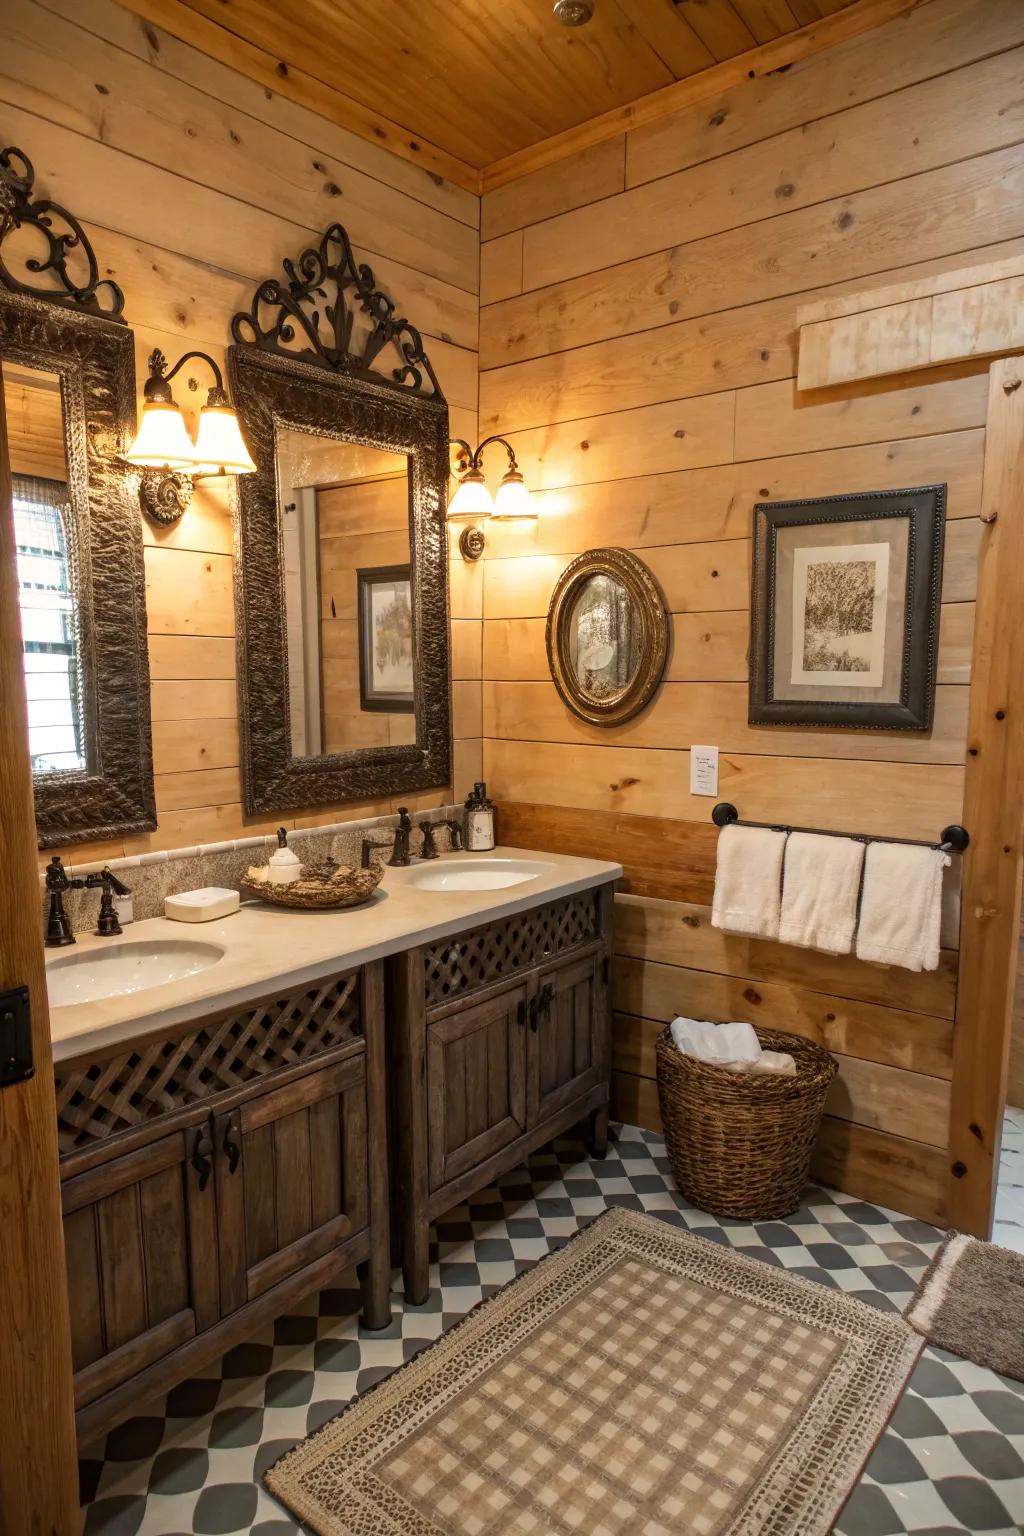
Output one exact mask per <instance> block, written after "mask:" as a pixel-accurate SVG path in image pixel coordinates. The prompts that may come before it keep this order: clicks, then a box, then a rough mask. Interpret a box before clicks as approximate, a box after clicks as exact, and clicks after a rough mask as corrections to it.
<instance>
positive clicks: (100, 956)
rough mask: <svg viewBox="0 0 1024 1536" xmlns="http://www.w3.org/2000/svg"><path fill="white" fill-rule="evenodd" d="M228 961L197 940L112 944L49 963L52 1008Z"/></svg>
mask: <svg viewBox="0 0 1024 1536" xmlns="http://www.w3.org/2000/svg"><path fill="white" fill-rule="evenodd" d="M223 958H224V951H223V950H222V949H221V948H220V946H219V945H217V944H202V943H200V942H199V941H198V940H194V939H151V940H150V941H149V942H148V943H134V944H132V943H128V944H111V946H110V948H109V949H92V948H90V949H83V950H79V951H78V952H77V953H75V954H71V955H61V956H60V957H59V959H56V960H50V961H49V962H48V963H47V966H46V991H47V995H48V997H49V999H50V1007H51V1008H66V1007H67V1006H68V1005H69V1004H71V1003H95V1002H97V1001H99V1000H100V999H101V998H105V997H124V996H125V994H126V993H129V992H143V991H145V989H146V988H147V987H162V986H165V985H166V984H167V982H169V981H180V980H181V979H182V977H184V976H195V975H196V973H197V972H198V971H205V970H207V969H208V967H209V966H211V965H216V964H217V961H218V960H222V959H223Z"/></svg>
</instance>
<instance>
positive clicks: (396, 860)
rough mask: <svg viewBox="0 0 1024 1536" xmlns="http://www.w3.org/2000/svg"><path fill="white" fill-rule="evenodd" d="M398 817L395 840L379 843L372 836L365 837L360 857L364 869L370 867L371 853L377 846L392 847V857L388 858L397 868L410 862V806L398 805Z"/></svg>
mask: <svg viewBox="0 0 1024 1536" xmlns="http://www.w3.org/2000/svg"><path fill="white" fill-rule="evenodd" d="M398 817H399V820H398V826H397V827H396V828H395V837H394V842H392V843H379V842H375V841H374V839H373V838H372V837H364V838H363V851H362V856H361V858H360V863H361V865H362V867H363V869H369V867H370V854H371V853H372V852H373V850H374V849H375V848H390V849H391V857H390V859H388V863H389V864H392V865H394V866H395V867H396V868H404V867H405V866H406V865H407V864H408V863H409V859H410V854H409V833H410V832H411V831H412V817H411V816H410V815H409V807H408V806H406V805H400V806H399V807H398Z"/></svg>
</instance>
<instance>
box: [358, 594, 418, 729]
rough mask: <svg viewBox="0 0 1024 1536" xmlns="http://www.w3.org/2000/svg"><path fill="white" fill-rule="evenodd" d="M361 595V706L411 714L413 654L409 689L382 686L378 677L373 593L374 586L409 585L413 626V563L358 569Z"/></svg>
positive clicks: (413, 709)
mask: <svg viewBox="0 0 1024 1536" xmlns="http://www.w3.org/2000/svg"><path fill="white" fill-rule="evenodd" d="M356 583H357V590H358V597H359V605H358V607H359V707H360V709H364V710H368V711H370V712H371V713H377V714H387V715H394V714H408V715H411V714H413V713H414V712H415V709H416V699H415V695H414V692H413V676H412V670H413V668H412V661H413V658H412V655H411V654H410V658H409V691H408V693H405V692H404V691H403V692H400V693H399V692H396V691H390V692H389V691H388V690H387V689H383V688H379V687H377V685H376V680H375V676H374V674H375V671H376V667H375V663H376V638H377V637H376V636H375V634H374V623H373V594H374V588H375V587H393V586H396V585H400V584H401V583H405V584H406V585H407V586H408V587H409V611H410V630H411V627H412V626H411V617H412V566H411V565H377V566H372V567H368V568H364V569H362V570H357V571H356Z"/></svg>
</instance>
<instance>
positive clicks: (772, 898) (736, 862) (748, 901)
mask: <svg viewBox="0 0 1024 1536" xmlns="http://www.w3.org/2000/svg"><path fill="white" fill-rule="evenodd" d="M785 847H786V834H785V832H776V831H775V830H774V828H772V827H738V826H728V827H723V828H722V830H721V832H720V833H719V835H718V864H717V868H716V870H715V899H714V903H713V905H712V908H711V926H712V927H713V928H721V929H722V930H723V932H725V933H746V934H750V935H751V936H752V937H753V938H756V939H776V938H778V936H779V904H780V897H781V887H782V856H783V853H784V851H785Z"/></svg>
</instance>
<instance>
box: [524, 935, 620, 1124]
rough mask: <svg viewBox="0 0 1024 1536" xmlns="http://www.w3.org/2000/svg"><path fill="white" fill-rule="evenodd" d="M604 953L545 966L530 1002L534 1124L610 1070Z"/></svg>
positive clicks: (530, 1082)
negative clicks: (604, 1046)
mask: <svg viewBox="0 0 1024 1536" xmlns="http://www.w3.org/2000/svg"><path fill="white" fill-rule="evenodd" d="M602 963H603V961H602V957H601V956H600V955H590V956H588V957H587V958H586V959H584V960H577V961H574V962H571V963H570V964H568V965H563V966H561V967H559V968H558V969H552V970H548V971H543V972H542V973H541V975H540V978H539V981H538V987H537V995H536V997H535V998H533V999H532V1000H531V1003H530V1010H529V1012H530V1018H529V1024H530V1028H529V1031H528V1033H529V1047H528V1061H527V1074H526V1080H527V1085H528V1093H529V1116H530V1125H531V1126H534V1125H539V1124H540V1122H541V1121H542V1120H546V1119H547V1118H548V1117H549V1116H550V1115H556V1114H558V1112H559V1110H561V1109H563V1108H564V1107H565V1106H566V1105H567V1104H570V1103H571V1102H572V1100H573V1099H575V1098H578V1097H579V1095H580V1094H583V1093H586V1092H587V1091H588V1090H589V1089H590V1088H593V1087H594V1085H595V1084H596V1083H599V1082H600V1081H601V1078H602V1076H603V1075H604V1072H603V1067H602V1061H601V1038H602V1030H603V1009H604V1006H605V999H604V991H603V988H601V987H600V986H599V984H598V977H599V974H600V969H599V968H600V966H601V965H602Z"/></svg>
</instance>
